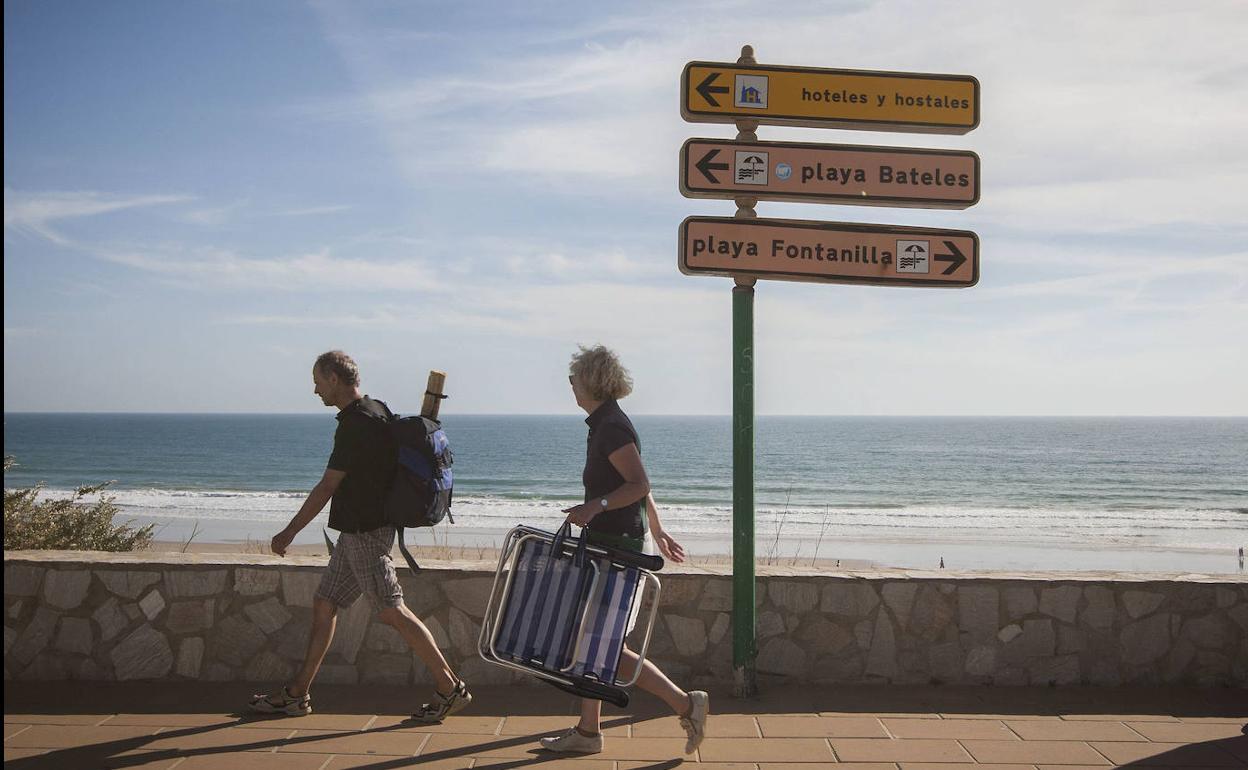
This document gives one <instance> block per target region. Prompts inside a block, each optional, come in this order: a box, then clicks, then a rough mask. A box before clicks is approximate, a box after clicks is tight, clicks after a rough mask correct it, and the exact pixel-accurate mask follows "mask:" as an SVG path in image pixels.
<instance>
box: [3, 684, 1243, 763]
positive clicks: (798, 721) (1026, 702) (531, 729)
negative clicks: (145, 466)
mask: <svg viewBox="0 0 1248 770" xmlns="http://www.w3.org/2000/svg"><path fill="white" fill-rule="evenodd" d="M249 694H250V690H249V689H248V688H247V687H246V686H240V685H226V684H198V683H187V684H170V683H163V684H98V683H85V682H78V683H75V682H63V683H42V684H40V683H13V682H5V688H4V766H5V767H6V768H36V767H38V768H43V767H48V768H65V769H67V770H77V769H78V768H82V769H84V770H86V769H90V768H102V767H106V768H130V767H136V768H138V767H142V768H163V769H171V768H178V770H197V769H198V768H224V770H248V769H249V768H261V769H262V770H288V769H289V770H305V769H306V770H340V769H342V768H373V769H374V770H388V769H390V768H401V767H421V768H429V769H430V770H450V769H451V768H490V769H491V770H510V769H511V768H521V767H528V766H534V767H539V768H542V769H543V770H558V769H559V768H577V769H579V770H641V769H642V768H648V769H650V770H661V769H664V768H675V767H678V766H680V765H682V764H685V763H688V764H689V765H690V766H696V767H706V768H717V769H718V770H780V768H801V769H802V770H819V769H820V768H826V769H827V770H833V769H836V770H962V768H966V769H967V770H970V768H979V769H980V770H1028V769H1030V770H1049V769H1050V768H1052V770H1081V769H1082V768H1108V767H1111V766H1113V765H1118V766H1122V767H1140V768H1149V769H1150V770H1159V768H1164V767H1175V768H1190V769H1193V770H1194V769H1195V768H1220V769H1222V770H1225V769H1226V768H1240V769H1241V770H1243V769H1244V768H1248V735H1245V734H1243V732H1242V730H1243V728H1244V725H1245V722H1248V691H1245V690H1195V689H1173V688H1166V689H1162V688H1157V689H1127V688H1116V689H1093V688H966V687H900V686H893V687H879V688H869V687H844V688H835V689H830V688H802V689H800V690H798V689H792V688H790V689H782V688H778V687H771V688H768V689H767V691H766V692H765V694H764V695H763V697H761V698H760V699H758V700H750V701H740V700H735V699H733V698H731V697H728V696H727V695H726V694H725V693H712V700H711V707H712V711H713V716H712V717H711V722H710V730H709V737H708V738H707V740H706V742H705V743H703V744H702V748H701V749H700V750H699V751H698V752H697V753H696V754H694V755H693V756H688V757H686V756H684V755H683V754H682V753H681V752H682V750H683V747H684V735H683V732H682V731H681V729H680V726H679V725H678V724H677V723H676V720H675V718H674V717H671V716H670V715H664V714H662V713H661V711H660V707H659V704H658V703H657V702H656V701H655V700H654V699H652V698H650V697H648V696H646V695H644V694H638V695H636V696H635V701H636V703H635V705H634V707H633V709H632V710H631V711H630V712H629V713H624V712H621V711H620V710H618V709H614V708H611V707H607V708H606V709H604V719H605V723H604V724H605V726H606V730H605V732H606V734H607V740H606V750H605V751H604V752H603V753H602V754H598V755H595V756H591V757H579V758H567V757H558V756H555V755H551V754H548V753H546V752H543V751H541V750H540V749H539V748H538V747H537V738H538V737H539V736H541V735H545V734H549V733H550V732H552V731H554V730H557V729H561V728H564V727H567V726H568V725H570V724H571V723H572V721H573V717H572V716H571V714H572V713H573V709H574V701H573V699H572V698H571V697H569V696H567V695H564V694H563V693H560V692H558V691H555V690H553V689H548V688H533V687H525V688H519V687H514V688H505V687H499V688H478V690H477V692H476V698H477V699H476V700H475V701H474V702H473V704H472V706H471V707H470V708H469V709H468V710H467V711H465V712H464V713H463V714H461V715H458V716H456V717H452V718H451V719H448V720H447V722H446V723H445V724H443V725H441V726H436V727H427V726H421V725H416V724H413V723H411V722H408V721H405V714H406V712H407V711H408V710H410V709H411V707H412V706H413V705H415V701H416V700H417V699H419V698H421V697H422V696H425V695H427V693H425V692H421V691H413V690H411V689H401V688H392V687H378V686H363V685H362V686H358V687H332V686H325V687H318V688H317V689H316V690H315V691H314V693H313V695H314V698H315V706H316V713H315V714H313V715H311V716H307V717H299V718H280V719H279V718H267V719H265V718H262V719H254V718H250V717H245V716H241V712H240V711H239V708H238V707H239V706H240V704H241V703H242V702H244V701H245V700H246V696H247V695H249Z"/></svg>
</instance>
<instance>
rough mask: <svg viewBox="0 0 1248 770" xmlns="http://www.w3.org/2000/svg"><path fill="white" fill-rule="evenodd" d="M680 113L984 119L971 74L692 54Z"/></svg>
mask: <svg viewBox="0 0 1248 770" xmlns="http://www.w3.org/2000/svg"><path fill="white" fill-rule="evenodd" d="M680 114H681V117H683V118H684V119H685V120H687V121H690V122H692V123H732V122H735V121H738V120H750V119H752V120H757V121H758V122H759V123H766V124H777V125H791V126H811V127H814V128H850V129H866V130H872V131H908V132H916V133H937V134H965V133H966V132H968V131H971V130H973V129H974V128H975V127H976V126H978V125H979V81H978V80H976V79H975V78H973V77H971V76H970V75H925V74H917V73H904V72H875V71H870V70H840V69H816V68H813V67H780V66H770V65H759V64H725V63H716V62H701V61H695V62H689V63H688V64H686V65H685V71H684V72H683V73H682V74H681V78H680Z"/></svg>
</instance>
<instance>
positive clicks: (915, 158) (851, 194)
mask: <svg viewBox="0 0 1248 770" xmlns="http://www.w3.org/2000/svg"><path fill="white" fill-rule="evenodd" d="M680 192H681V193H682V194H683V195H685V196H686V197H688V198H729V199H731V198H736V197H738V196H743V195H745V196H751V197H754V198H758V199H760V200H776V201H796V202H800V203H840V204H849V205H854V206H898V207H921V208H933V209H935V208H940V209H964V208H966V207H968V206H974V205H975V204H976V203H978V202H979V156H978V155H976V154H975V153H973V152H965V151H960V150H921V149H916V148H913V147H859V146H855V145H848V144H812V143H808V142H735V141H732V140H729V139H690V140H688V141H686V142H685V144H684V146H683V147H681V148H680Z"/></svg>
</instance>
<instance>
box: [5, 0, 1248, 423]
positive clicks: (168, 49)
mask: <svg viewBox="0 0 1248 770" xmlns="http://www.w3.org/2000/svg"><path fill="white" fill-rule="evenodd" d="M4 22H5V27H4V86H5V90H4V409H5V410H6V411H144V412H146V411H155V412H314V411H317V410H318V409H322V407H320V403H319V400H317V399H316V398H315V397H314V396H313V393H312V380H311V363H312V361H313V360H314V359H315V357H316V356H317V355H318V354H319V353H321V352H323V351H325V350H329V349H333V348H340V349H343V350H346V351H347V352H349V353H350V354H351V355H352V356H354V357H355V359H356V360H357V362H358V363H359V365H360V369H361V373H362V376H363V380H364V382H363V386H364V390H365V391H366V392H368V393H370V394H371V395H373V396H375V397H378V398H383V399H385V400H386V401H388V402H389V403H390V405H391V406H392V407H393V408H395V409H396V411H416V409H417V408H418V404H419V401H420V394H421V392H422V391H423V390H424V383H425V378H426V375H427V373H428V371H429V370H430V369H438V370H442V371H445V372H447V375H448V376H447V392H448V393H449V394H450V396H451V397H450V399H449V400H448V401H447V402H445V405H444V409H445V411H446V412H447V413H487V414H501V413H531V414H552V413H568V414H570V413H573V412H575V411H576V405H575V403H574V401H573V399H572V396H571V393H570V391H569V388H568V385H567V380H566V374H567V364H568V361H569V358H570V356H571V354H572V353H573V352H575V351H576V349H577V345H578V344H586V345H589V344H605V345H607V346H608V347H610V348H612V349H614V350H616V351H617V352H618V353H619V354H620V356H621V359H622V360H623V362H624V363H625V365H626V366H628V367H629V369H630V370H631V372H632V374H633V377H634V380H635V382H636V389H635V392H634V394H633V395H632V396H630V398H629V399H628V400H627V401H626V402H625V407H626V408H627V409H628V410H629V411H631V412H634V413H638V414H728V413H730V412H731V409H732V394H731V375H732V368H731V367H732V354H731V285H732V281H731V280H730V279H727V278H717V277H705V276H697V277H694V276H684V275H681V274H680V273H679V271H678V270H677V265H676V258H677V251H676V244H677V228H678V226H679V224H680V222H681V220H682V219H683V218H684V217H686V216H690V215H714V216H730V215H731V214H732V212H733V210H734V207H733V205H732V203H731V202H728V201H706V200H697V201H695V200H689V199H686V198H683V197H682V196H681V195H680V193H679V190H678V186H677V177H678V174H677V159H678V152H679V148H680V145H681V143H682V142H683V141H684V140H685V139H687V138H690V137H719V138H731V137H732V136H733V134H734V129H733V128H732V126H729V125H706V124H692V123H685V122H684V121H682V120H681V118H680V112H679V90H680V89H679V76H680V73H681V69H682V67H683V66H684V65H685V63H686V62H688V61H691V60H709V61H726V62H731V61H734V60H735V59H736V57H737V56H738V55H739V52H740V49H741V46H742V45H743V44H750V45H752V46H754V49H755V54H756V58H757V60H758V61H759V62H760V63H763V64H785V65H798V66H810V67H837V68H849V69H865V70H888V71H898V72H916V73H925V72H926V73H950V74H961V75H973V76H975V77H976V78H978V79H979V81H980V84H981V89H982V90H981V94H982V113H981V114H982V120H981V124H980V126H979V128H978V129H976V130H975V131H972V132H970V133H968V134H966V135H964V136H940V135H930V134H907V133H881V132H865V131H837V130H822V129H810V128H782V127H773V126H763V127H762V128H760V129H759V138H760V139H763V140H801V141H814V142H839V143H847V144H855V143H857V144H871V145H894V146H907V147H932V148H949V149H969V150H973V151H975V152H976V153H978V155H979V156H980V158H981V159H982V166H983V186H982V196H981V201H980V203H979V204H978V205H976V206H974V207H972V208H969V209H966V210H964V211H929V210H921V209H890V208H872V207H865V206H828V205H812V204H797V203H773V202H762V203H760V204H759V207H758V213H759V215H760V216H764V217H785V218H797V219H812V220H823V221H845V222H876V223H882V224H900V225H922V226H936V227H949V228H955V229H967V230H973V231H975V232H976V233H978V235H979V238H980V241H981V259H982V263H981V278H980V282H979V284H978V285H977V286H975V287H973V288H969V289H940V288H896V287H887V288H886V287H864V286H840V285H828V284H799V283H786V282H780V281H760V282H759V283H758V286H757V288H756V299H755V326H756V329H755V364H756V367H757V371H756V385H755V398H756V409H757V411H758V412H759V413H760V414H835V415H1245V414H1248V353H1246V351H1248V216H1246V214H1248V203H1245V201H1246V200H1248V195H1246V193H1245V190H1244V188H1245V187H1246V186H1248V142H1245V137H1248V46H1246V45H1245V42H1244V41H1246V40H1248V4H1245V3H1243V2H1241V1H1239V0H1232V1H1230V2H1213V1H1210V2H1200V1H1193V0H1180V1H1178V2H1149V1H1147V0H1132V1H1130V2H1087V1H1083V2H1065V1H1057V2H1046V3H999V2H974V1H969V0H958V1H957V2H893V1H892V0H883V1H880V2H869V1H865V0H863V1H855V2H836V1H835V0H828V1H824V2H784V3H778V2H774V0H773V1H772V2H744V1H739V2H733V1H731V0H729V1H726V2H725V1H720V2H713V3H710V2H705V3H704V2H680V3H671V2H637V3H627V4H625V3H610V4H607V3H580V2H553V1H551V2H547V1H544V0H539V1H537V2H526V3H494V2H489V3H487V2H471V1H468V0H454V1H447V2H433V1H427V2H426V1H416V0H413V1H411V2H397V1H396V0H389V1H386V2H378V1H369V0H363V1H361V2H343V3H337V2H293V1H289V0H272V1H270V2H264V3H255V2H248V1H246V0H190V1H188V2H178V3H168V2H158V1H156V0H150V1H144V2H138V1H135V0H117V2H108V3H99V2H94V1H91V0H82V1H76V2H69V1H67V0H15V1H11V2H10V1H7V0H6V2H5V5H4Z"/></svg>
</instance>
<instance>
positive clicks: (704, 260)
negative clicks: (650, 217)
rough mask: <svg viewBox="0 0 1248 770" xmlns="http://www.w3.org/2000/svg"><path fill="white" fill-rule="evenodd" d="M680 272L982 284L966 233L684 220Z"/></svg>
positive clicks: (975, 244)
mask: <svg viewBox="0 0 1248 770" xmlns="http://www.w3.org/2000/svg"><path fill="white" fill-rule="evenodd" d="M680 271H681V272H682V273H684V274H685V275H721V276H729V277H732V276H737V275H742V274H745V275H752V276H756V277H758V278H767V279H771V280H778V281H810V282H816V283H847V284H863V285H868V286H929V287H941V286H943V287H949V288H965V287H968V286H974V285H975V284H976V283H977V282H978V281H979V237H978V236H977V235H975V233H973V232H970V231H969V230H941V229H934V228H926V227H898V226H894V225H872V224H856V223H846V222H810V221H806V220H793V219H734V218H732V217H689V218H687V219H686V220H685V221H684V222H682V223H681V225H680Z"/></svg>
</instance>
